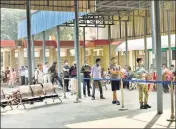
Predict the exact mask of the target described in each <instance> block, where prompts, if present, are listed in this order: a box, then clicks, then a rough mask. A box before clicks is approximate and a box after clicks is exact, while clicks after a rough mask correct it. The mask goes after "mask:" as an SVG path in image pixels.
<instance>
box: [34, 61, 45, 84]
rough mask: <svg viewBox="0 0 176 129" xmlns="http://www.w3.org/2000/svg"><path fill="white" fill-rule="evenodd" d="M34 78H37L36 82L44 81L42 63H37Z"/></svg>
mask: <svg viewBox="0 0 176 129" xmlns="http://www.w3.org/2000/svg"><path fill="white" fill-rule="evenodd" d="M34 78H35V82H34V84H39V83H43V72H42V65H41V64H38V65H37V69H36V70H35V75H34Z"/></svg>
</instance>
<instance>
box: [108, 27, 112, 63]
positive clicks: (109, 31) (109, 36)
mask: <svg viewBox="0 0 176 129" xmlns="http://www.w3.org/2000/svg"><path fill="white" fill-rule="evenodd" d="M108 41H109V64H111V56H112V49H111V26H110V25H108Z"/></svg>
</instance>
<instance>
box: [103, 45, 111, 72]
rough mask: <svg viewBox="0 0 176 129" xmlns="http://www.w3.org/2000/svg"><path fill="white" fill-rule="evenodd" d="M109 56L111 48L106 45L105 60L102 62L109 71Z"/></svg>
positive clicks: (104, 47) (104, 50)
mask: <svg viewBox="0 0 176 129" xmlns="http://www.w3.org/2000/svg"><path fill="white" fill-rule="evenodd" d="M109 55H110V52H109V46H108V45H104V46H103V60H104V61H102V67H104V68H105V70H107V69H108V67H109V65H110V63H109V58H110V57H109Z"/></svg>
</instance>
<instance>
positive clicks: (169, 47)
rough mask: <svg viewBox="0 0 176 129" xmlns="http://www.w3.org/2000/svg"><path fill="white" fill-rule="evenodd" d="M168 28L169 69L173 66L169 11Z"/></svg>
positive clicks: (168, 13) (168, 14)
mask: <svg viewBox="0 0 176 129" xmlns="http://www.w3.org/2000/svg"><path fill="white" fill-rule="evenodd" d="M167 26H168V49H169V67H170V65H171V64H172V59H171V34H170V12H169V11H167Z"/></svg>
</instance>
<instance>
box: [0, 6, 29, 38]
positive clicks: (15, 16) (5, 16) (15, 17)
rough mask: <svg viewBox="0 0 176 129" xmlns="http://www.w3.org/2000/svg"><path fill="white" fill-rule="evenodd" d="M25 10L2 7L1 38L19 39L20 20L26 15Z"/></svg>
mask: <svg viewBox="0 0 176 129" xmlns="http://www.w3.org/2000/svg"><path fill="white" fill-rule="evenodd" d="M25 15H26V14H25V11H24V10H18V9H1V39H2V40H17V34H18V28H17V27H18V22H19V21H20V20H21V18H23V17H25Z"/></svg>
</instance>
